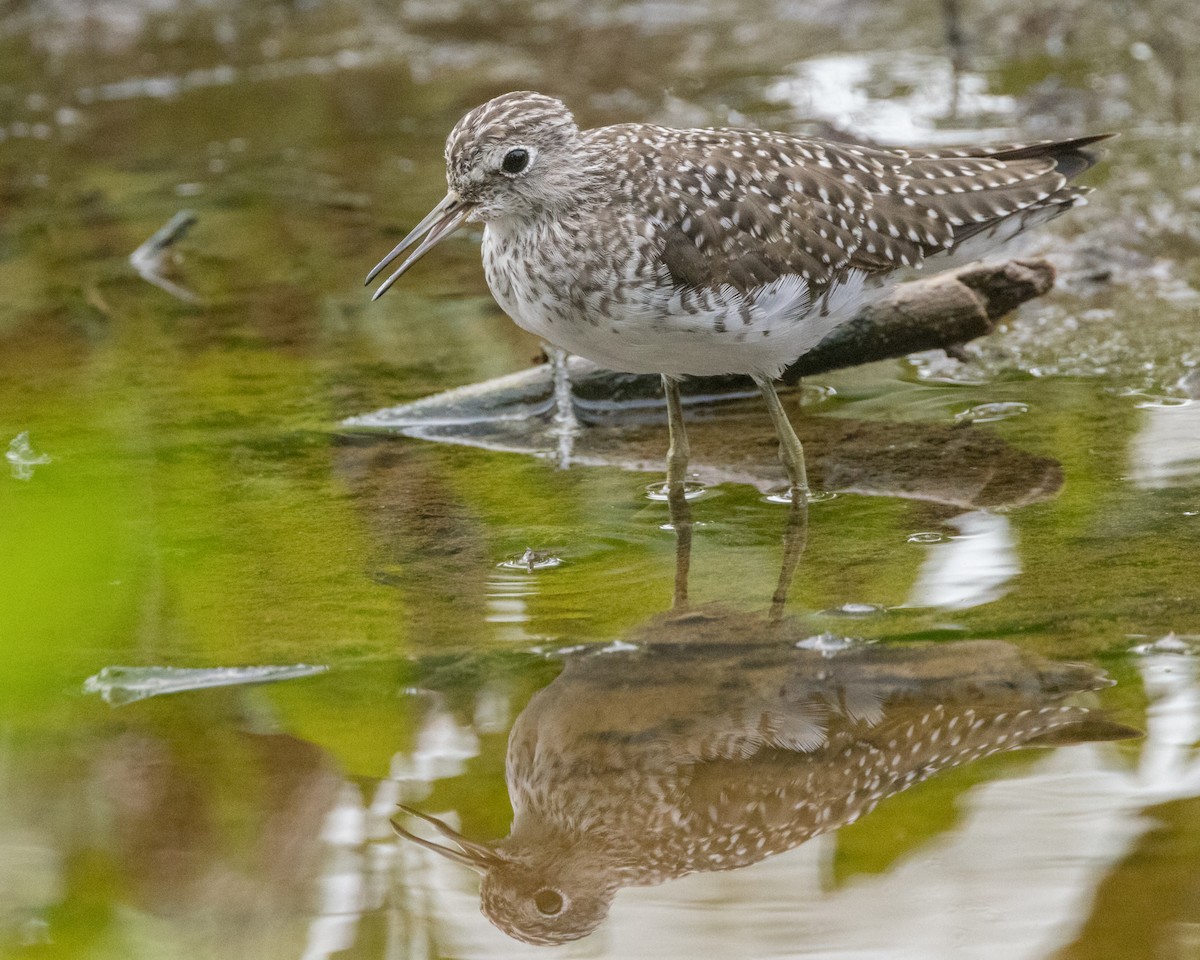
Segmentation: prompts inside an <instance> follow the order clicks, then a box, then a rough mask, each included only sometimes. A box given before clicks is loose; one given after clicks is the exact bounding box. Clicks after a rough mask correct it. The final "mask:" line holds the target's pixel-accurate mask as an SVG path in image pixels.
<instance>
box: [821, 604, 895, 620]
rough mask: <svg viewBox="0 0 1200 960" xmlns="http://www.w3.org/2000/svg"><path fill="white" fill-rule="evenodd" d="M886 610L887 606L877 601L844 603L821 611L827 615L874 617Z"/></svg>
mask: <svg viewBox="0 0 1200 960" xmlns="http://www.w3.org/2000/svg"><path fill="white" fill-rule="evenodd" d="M884 611H885V608H884V607H881V606H880V605H879V604H877V603H843V604H842V605H841V606H840V607H834V608H833V609H832V610H822V611H821V612H822V613H823V614H825V616H827V617H873V616H875V614H877V613H883V612H884Z"/></svg>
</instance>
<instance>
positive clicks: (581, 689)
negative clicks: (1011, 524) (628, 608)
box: [392, 611, 1140, 945]
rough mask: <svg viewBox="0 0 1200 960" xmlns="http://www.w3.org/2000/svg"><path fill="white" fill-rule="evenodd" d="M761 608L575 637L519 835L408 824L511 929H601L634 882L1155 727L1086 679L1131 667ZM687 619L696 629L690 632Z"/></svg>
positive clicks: (538, 736) (532, 709) (508, 770)
mask: <svg viewBox="0 0 1200 960" xmlns="http://www.w3.org/2000/svg"><path fill="white" fill-rule="evenodd" d="M765 629H766V628H765V627H764V625H763V624H762V623H761V621H760V620H759V619H758V618H755V617H753V616H750V615H747V614H744V613H728V614H725V615H720V614H719V613H713V612H711V611H705V612H697V611H692V612H690V613H688V614H687V615H685V616H682V617H679V616H675V615H668V616H666V617H663V618H661V619H658V620H656V621H652V622H651V623H650V624H648V625H646V626H645V627H644V628H643V631H642V633H641V635H639V636H636V637H632V639H635V640H637V641H638V642H636V643H627V644H623V645H622V647H621V649H618V650H612V649H607V650H606V649H604V648H599V649H597V648H593V649H591V650H589V651H587V652H583V653H578V654H575V655H570V656H569V657H568V659H567V663H566V666H565V668H564V669H563V671H562V673H560V674H559V675H558V676H557V677H556V678H555V679H554V680H553V681H552V682H551V683H550V684H549V685H548V686H546V687H544V688H543V689H542V690H540V691H539V692H538V693H536V694H535V695H534V696H533V698H532V699H531V700H530V702H529V703H528V705H527V706H526V707H525V709H524V710H523V711H522V712H521V714H520V715H519V716H518V717H517V719H516V720H515V721H514V723H513V726H512V729H511V731H510V733H509V738H508V749H507V754H506V764H505V779H506V781H507V786H508V793H509V800H510V802H511V804H512V809H513V820H512V825H511V827H510V829H509V833H508V836H506V837H504V838H503V839H500V840H498V841H493V842H490V843H485V842H482V841H477V840H472V839H469V838H468V837H466V836H464V835H463V834H462V833H461V832H459V831H457V830H455V829H453V828H452V827H451V826H449V825H448V824H447V823H445V822H444V821H443V820H441V819H440V818H437V817H434V816H432V815H430V814H427V813H424V812H421V811H419V810H416V809H414V808H412V807H409V806H402V807H401V809H402V812H403V813H404V814H407V815H409V816H412V817H416V818H418V819H420V820H423V821H426V822H427V823H429V824H431V825H432V826H433V827H434V829H435V830H436V831H437V832H438V833H439V834H440V835H441V837H442V838H444V839H446V840H448V841H450V843H449V844H446V843H439V842H437V841H435V840H430V839H426V838H425V837H422V836H420V835H419V834H416V833H413V832H412V831H411V830H410V829H409V828H408V827H406V826H404V825H403V824H402V823H401V821H400V819H399V818H398V817H397V818H394V819H393V820H392V826H393V828H394V830H395V832H396V833H397V834H398V835H399V836H400V837H402V838H404V839H406V840H407V841H410V842H413V843H416V844H420V845H421V846H423V847H426V848H428V849H430V850H432V851H434V852H435V853H437V854H439V855H441V856H443V857H446V858H447V859H449V860H452V861H454V862H456V863H460V864H462V865H464V866H467V867H470V868H472V869H475V870H477V871H478V872H479V873H480V874H481V875H482V881H481V886H480V906H481V909H482V911H483V913H484V914H485V915H486V916H487V917H488V919H489V920H491V922H492V923H493V924H494V925H495V926H497V927H498V928H499V929H500V930H502V931H503V932H504V933H506V934H507V935H509V936H510V937H513V938H515V939H517V940H521V941H523V942H526V943H531V944H543V945H548V944H559V943H565V942H567V941H570V940H577V939H580V938H582V937H585V936H587V935H589V934H590V933H592V932H594V931H595V930H596V929H597V928H598V927H599V926H600V924H601V923H602V922H603V921H604V919H605V917H606V916H607V915H608V913H609V908H610V907H611V905H612V902H613V900H614V898H615V896H616V894H617V893H618V892H619V891H620V889H621V888H623V887H627V886H631V885H637V886H646V885H653V884H661V883H664V882H667V881H669V880H672V879H675V878H678V877H682V876H685V875H687V874H690V873H696V872H702V871H721V870H734V869H738V868H741V867H746V866H749V865H751V864H754V863H757V862H759V861H761V860H763V859H765V858H767V857H769V856H772V855H775V854H779V853H782V852H783V851H786V850H790V849H792V848H793V847H796V846H798V845H799V844H801V843H804V842H805V841H806V840H809V839H811V838H812V837H815V836H818V835H819V834H822V833H826V832H828V831H831V830H835V829H837V828H839V827H841V826H842V825H844V824H848V823H851V822H853V821H855V820H857V819H858V818H860V817H862V816H865V815H866V814H868V813H869V812H870V811H871V810H872V809H873V808H874V807H875V805H876V804H878V803H880V802H881V801H883V800H885V799H886V798H888V797H890V796H892V795H894V794H897V793H899V792H901V791H903V790H906V789H908V788H909V787H911V786H913V785H914V784H917V783H919V782H921V781H923V780H926V779H927V778H929V777H931V776H934V775H936V774H938V773H940V772H942V771H944V770H948V769H950V768H953V767H956V766H959V765H961V764H964V763H969V762H972V761H974V760H978V759H980V758H982V757H985V756H988V755H991V754H994V753H998V752H1001V751H1005V750H1011V749H1015V748H1018V747H1032V746H1052V745H1066V744H1071V743H1081V742H1087V741H1094V740H1115V739H1124V738H1128V737H1136V736H1140V731H1138V730H1135V729H1133V728H1132V727H1128V726H1125V725H1123V724H1120V723H1117V722H1115V721H1113V720H1110V719H1108V718H1107V717H1106V716H1105V715H1104V714H1103V712H1102V711H1099V710H1096V709H1092V708H1089V707H1087V706H1083V705H1079V704H1076V703H1072V702H1071V700H1070V698H1071V696H1072V695H1073V694H1078V693H1081V692H1084V691H1091V690H1096V689H1099V688H1101V687H1104V686H1108V685H1110V684H1111V681H1110V680H1109V679H1108V678H1107V677H1106V676H1105V675H1104V673H1103V671H1101V670H1099V669H1097V668H1095V667H1091V666H1088V665H1084V664H1070V663H1059V662H1055V661H1050V660H1044V659H1041V658H1038V657H1035V656H1033V655H1030V654H1027V653H1025V652H1023V651H1021V650H1020V649H1019V648H1017V647H1015V646H1014V645H1012V644H1009V643H1005V642H1002V641H986V640H979V641H961V642H957V643H930V644H923V645H922V644H916V645H912V646H908V647H894V648H886V647H876V646H858V647H853V646H852V647H849V648H847V649H845V650H842V651H840V652H836V653H833V654H832V655H830V654H829V653H828V651H827V650H814V649H798V648H797V647H796V645H795V643H793V642H790V640H787V641H785V642H778V641H774V642H765V641H763V640H761V639H758V640H754V641H752V642H744V638H745V637H746V636H748V635H749V636H751V637H755V636H757V637H759V638H761V637H763V636H764V632H763V631H764V630H765ZM679 638H686V639H683V640H680V639H679Z"/></svg>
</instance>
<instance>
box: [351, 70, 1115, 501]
mask: <svg viewBox="0 0 1200 960" xmlns="http://www.w3.org/2000/svg"><path fill="white" fill-rule="evenodd" d="M1107 136H1108V135H1107V134H1103V135H1100V136H1090V137H1082V138H1079V139H1075V140H1064V141H1059V142H1042V143H1035V144H1017V145H1012V144H1010V145H1005V146H978V147H967V148H965V149H954V150H939V151H923V150H901V149H879V148H874V147H865V146H856V145H850V144H842V143H835V142H831V141H828V140H819V139H813V138H806V137H797V136H792V135H790V134H784V133H772V132H764V131H755V130H676V129H671V128H669V127H660V126H655V125H653V124H645V123H626V124H618V125H616V126H609V127H598V128H595V129H592V130H580V129H579V127H578V125H577V124H576V123H575V119H574V117H573V116H572V114H571V112H570V111H569V110H568V109H567V107H566V106H565V105H564V104H563V103H562V102H561V101H559V100H556V99H554V98H553V97H548V96H544V95H542V94H539V93H531V92H527V91H522V92H517V93H507V94H504V95H503V96H499V97H496V98H495V99H493V100H489V101H488V102H487V103H485V104H483V105H482V106H479V107H476V108H475V109H474V110H472V111H471V112H469V113H468V114H467V115H466V116H464V117H463V118H462V119H461V120H460V121H459V122H458V123H457V124H456V125H455V127H454V129H453V130H452V131H451V132H450V136H449V138H448V139H447V141H446V150H445V157H446V179H447V183H448V185H449V190H448V191H447V193H446V196H445V198H444V199H443V200H442V201H441V203H439V204H438V205H437V206H436V207H435V208H434V209H433V210H432V211H431V212H430V213H429V215H428V216H427V217H425V219H424V220H422V221H421V222H420V223H419V224H417V226H416V227H415V228H414V229H413V230H412V232H411V233H409V234H408V236H406V237H405V238H404V239H403V240H402V241H401V242H400V243H399V244H398V245H397V246H396V248H395V249H394V250H392V252H391V253H389V254H388V255H387V256H386V257H384V259H383V260H382V261H380V263H379V265H378V266H376V267H375V269H374V270H372V271H371V273H370V274H369V275H368V277H367V282H368V283H370V282H371V280H373V279H374V278H375V277H376V276H377V275H378V274H379V273H380V272H381V271H382V270H383V269H384V268H385V267H386V266H388V265H389V264H390V263H392V262H393V261H394V260H395V259H396V258H398V257H399V256H400V254H401V253H403V252H404V251H405V250H408V249H409V248H410V247H412V246H413V245H414V244H417V246H416V249H415V250H413V251H412V253H411V254H410V255H409V257H408V258H407V259H406V260H405V261H404V262H403V263H402V264H401V265H400V267H399V269H397V270H396V271H395V272H394V273H393V274H391V276H389V277H388V278H387V279H386V280H385V281H384V282H383V283H382V284H381V285H380V287H379V289H378V290H377V291H376V292H375V297H379V296H380V295H381V294H383V293H384V292H385V291H386V290H387V289H388V288H389V287H390V286H391V285H392V284H393V283H395V282H396V280H398V279H399V278H400V277H401V276H402V275H403V274H404V273H405V272H406V271H407V270H408V269H409V268H410V267H411V266H412V265H413V264H414V263H416V262H417V260H419V259H420V258H421V257H422V256H424V254H425V253H426V252H427V251H428V250H430V249H431V248H432V247H433V246H434V245H436V244H437V243H439V242H441V241H442V240H444V239H445V238H446V237H448V236H450V234H452V233H453V232H454V231H455V230H456V229H458V228H459V227H460V226H462V225H463V224H464V223H478V222H481V223H483V224H484V232H483V265H484V272H485V274H486V276H487V282H488V286H489V287H490V288H491V291H492V294H493V295H494V296H495V298H496V300H497V301H498V302H499V303H500V306H501V307H503V308H504V310H505V312H506V313H508V315H509V316H511V317H512V318H513V320H515V321H516V322H517V324H519V325H520V326H521V327H523V328H524V329H526V330H529V331H530V332H532V333H535V334H537V335H538V336H540V337H542V338H544V339H545V340H548V341H549V342H550V343H553V344H556V345H557V346H559V347H561V348H563V349H564V350H567V351H570V352H571V353H576V354H579V355H580V356H582V357H586V358H588V359H590V360H593V361H595V362H596V363H598V364H600V365H601V366H605V367H609V368H611V369H613V370H618V371H624V372H629V373H657V374H660V375H661V376H662V381H663V389H664V391H665V393H666V398H667V408H668V422H669V426H670V451H669V453H668V457H667V489H668V491H669V493H670V494H671V496H672V497H673V498H681V497H682V496H683V490H684V480H685V475H686V469H687V461H688V444H687V435H686V433H685V430H684V424H683V411H682V408H681V405H680V399H679V379H680V378H681V377H685V376H689V375H713V374H730V373H736V374H746V375H749V376H751V377H753V378H754V380H755V381H756V382H757V384H758V386H759V389H760V390H761V391H762V394H763V397H764V399H765V400H766V402H767V409H768V411H769V412H770V415H771V419H772V421H773V422H774V425H775V430H776V432H777V434H778V436H779V449H780V458H781V460H782V461H783V465H784V467H785V469H786V470H787V474H788V479H789V482H790V491H791V497H792V501H793V503H803V502H804V501H805V499H806V498H807V496H808V481H807V478H806V475H805V469H804V453H803V450H802V448H801V446H800V441H799V439H798V438H797V437H796V433H795V431H794V430H793V429H792V426H791V424H790V423H789V421H788V418H787V414H786V413H785V412H784V409H783V406H782V404H781V403H780V401H779V397H778V395H777V394H776V392H775V386H774V380H775V378H777V377H778V376H779V374H780V372H781V371H782V370H783V369H784V368H785V367H786V366H788V365H789V364H791V363H792V362H793V361H795V360H796V359H797V358H798V357H800V356H801V355H802V354H804V353H806V352H807V351H809V350H811V349H812V348H813V347H815V346H816V345H817V344H818V343H819V342H820V341H821V340H822V338H823V337H825V335H826V334H828V333H829V332H830V331H831V330H833V329H834V328H835V327H836V326H837V325H838V324H840V323H842V322H844V321H846V320H848V319H850V318H851V317H853V316H854V314H855V313H856V312H857V311H858V310H859V309H860V308H861V307H862V306H863V305H865V304H867V303H869V302H871V301H873V300H875V299H877V298H879V297H881V296H882V295H884V294H885V293H886V292H887V290H888V289H889V288H890V287H891V286H892V285H894V284H895V283H896V282H898V281H900V280H902V279H904V278H905V276H906V275H907V274H908V273H909V272H910V271H911V270H913V269H918V268H920V267H922V266H923V264H924V263H925V262H927V261H928V262H929V263H930V264H931V265H935V266H937V267H950V266H954V265H957V264H960V263H964V262H969V261H971V260H975V259H978V258H979V257H980V256H982V255H983V254H985V253H987V252H988V251H990V250H993V249H995V248H996V247H998V246H999V245H1000V244H1002V243H1004V242H1005V241H1007V240H1009V239H1011V238H1012V237H1014V236H1016V235H1017V234H1018V233H1021V232H1022V231H1024V230H1026V229H1028V228H1029V227H1032V226H1035V225H1037V224H1040V223H1044V222H1045V221H1047V220H1050V219H1052V218H1053V217H1056V216H1058V215H1059V214H1061V213H1063V212H1065V211H1066V210H1069V209H1070V208H1071V207H1073V206H1076V205H1078V204H1080V203H1081V202H1082V200H1083V197H1084V195H1085V193H1086V192H1087V190H1086V189H1085V188H1082V187H1077V186H1072V185H1071V184H1070V181H1071V180H1072V179H1073V178H1074V177H1076V176H1077V175H1078V174H1080V173H1082V172H1083V171H1084V170H1087V169H1088V168H1089V167H1090V166H1092V164H1094V163H1095V162H1096V160H1097V158H1098V154H1097V153H1096V152H1095V151H1094V150H1092V149H1091V148H1092V146H1093V145H1094V144H1096V143H1097V142H1099V141H1101V140H1104V139H1106V137H1107ZM418 241H420V242H419V243H418Z"/></svg>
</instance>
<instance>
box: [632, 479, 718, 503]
mask: <svg viewBox="0 0 1200 960" xmlns="http://www.w3.org/2000/svg"><path fill="white" fill-rule="evenodd" d="M706 493H708V486H707V485H706V484H703V483H701V482H700V481H699V480H688V481H685V482H684V484H683V499H684V500H699V499H700V498H701V497H702V496H704V495H705V494H706ZM646 499H648V500H655V501H663V502H665V501H667V500H670V499H671V487H670V485H669V484H667V483H648V484H646Z"/></svg>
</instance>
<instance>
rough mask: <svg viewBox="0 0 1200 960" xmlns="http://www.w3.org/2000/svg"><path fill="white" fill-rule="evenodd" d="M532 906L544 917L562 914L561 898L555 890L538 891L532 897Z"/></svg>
mask: <svg viewBox="0 0 1200 960" xmlns="http://www.w3.org/2000/svg"><path fill="white" fill-rule="evenodd" d="M533 905H534V906H535V907H537V908H538V913H540V914H541V915H542V916H544V917H554V916H557V915H558V914H560V913H562V908H563V898H562V895H561V894H560V893H558V891H556V890H539V891H538V892H537V893H535V894H534V895H533Z"/></svg>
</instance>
